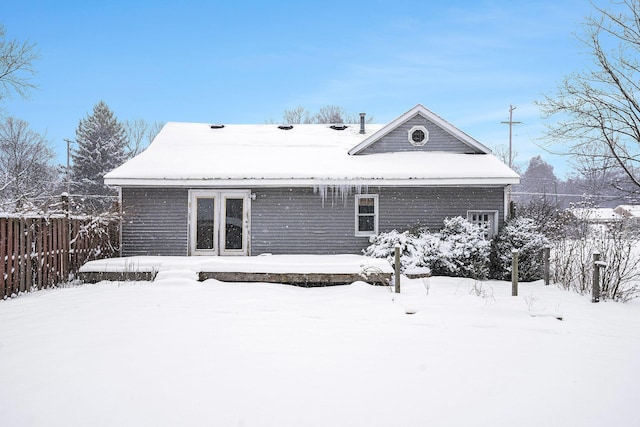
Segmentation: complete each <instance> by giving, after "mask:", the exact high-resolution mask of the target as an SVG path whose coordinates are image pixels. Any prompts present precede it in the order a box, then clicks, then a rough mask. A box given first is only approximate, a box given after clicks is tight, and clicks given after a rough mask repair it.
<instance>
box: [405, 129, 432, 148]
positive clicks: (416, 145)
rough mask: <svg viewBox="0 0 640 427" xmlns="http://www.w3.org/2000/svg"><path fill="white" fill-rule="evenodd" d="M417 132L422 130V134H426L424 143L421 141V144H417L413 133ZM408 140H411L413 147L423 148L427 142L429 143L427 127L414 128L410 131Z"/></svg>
mask: <svg viewBox="0 0 640 427" xmlns="http://www.w3.org/2000/svg"><path fill="white" fill-rule="evenodd" d="M417 130H421V131H422V132H424V139H423V140H422V141H420V142H416V141H414V140H413V138H412V136H413V132H415V131H417ZM407 138H408V139H409V142H410V143H411V145H413V146H414V147H422V146H423V145H425V144H426V143H427V142H429V131H428V130H427V128H426V127H424V126H422V125H420V126H413V127H412V128H411V129H409V133H408V134H407Z"/></svg>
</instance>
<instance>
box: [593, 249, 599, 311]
mask: <svg viewBox="0 0 640 427" xmlns="http://www.w3.org/2000/svg"><path fill="white" fill-rule="evenodd" d="M591 302H600V252H598V251H595V252H594V253H593V285H592V287H591Z"/></svg>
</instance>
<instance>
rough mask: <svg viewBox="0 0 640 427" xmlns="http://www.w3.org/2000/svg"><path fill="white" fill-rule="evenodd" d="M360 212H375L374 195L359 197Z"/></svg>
mask: <svg viewBox="0 0 640 427" xmlns="http://www.w3.org/2000/svg"><path fill="white" fill-rule="evenodd" d="M358 200H359V201H358V213H360V214H374V213H375V202H374V200H373V198H372V197H367V198H360V199H358Z"/></svg>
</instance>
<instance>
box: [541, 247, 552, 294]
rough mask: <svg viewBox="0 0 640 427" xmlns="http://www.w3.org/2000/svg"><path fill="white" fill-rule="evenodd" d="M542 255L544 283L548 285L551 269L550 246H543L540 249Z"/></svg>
mask: <svg viewBox="0 0 640 427" xmlns="http://www.w3.org/2000/svg"><path fill="white" fill-rule="evenodd" d="M542 257H543V259H544V284H545V286H549V275H550V271H551V246H545V247H544V249H543V250H542Z"/></svg>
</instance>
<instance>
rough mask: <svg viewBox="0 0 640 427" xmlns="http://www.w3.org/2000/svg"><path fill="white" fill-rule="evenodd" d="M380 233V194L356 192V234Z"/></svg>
mask: <svg viewBox="0 0 640 427" xmlns="http://www.w3.org/2000/svg"><path fill="white" fill-rule="evenodd" d="M376 234H378V195H377V194H356V236H357V237H366V236H375V235H376Z"/></svg>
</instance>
